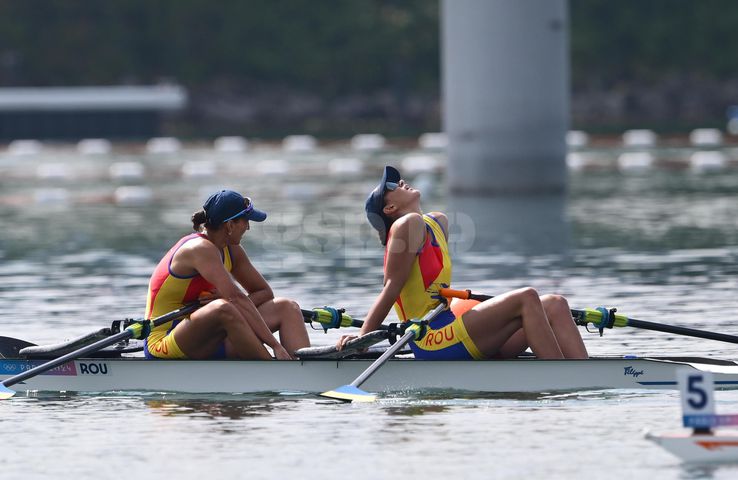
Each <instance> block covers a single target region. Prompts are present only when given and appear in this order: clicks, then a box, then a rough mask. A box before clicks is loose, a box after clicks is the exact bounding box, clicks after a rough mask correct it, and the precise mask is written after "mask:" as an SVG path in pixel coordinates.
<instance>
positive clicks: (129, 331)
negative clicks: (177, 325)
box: [2, 302, 200, 387]
mask: <svg viewBox="0 0 738 480" xmlns="http://www.w3.org/2000/svg"><path fill="white" fill-rule="evenodd" d="M198 308H200V303H199V302H195V303H190V304H188V305H185V306H184V307H182V308H180V309H178V310H175V311H173V312H169V313H167V314H165V315H162V316H160V317H157V318H155V319H153V320H151V326H152V327H158V326H159V325H162V324H164V323H167V322H170V321H172V320H175V319H177V318H180V317H184V316H185V315H187V314H189V313H192V312H194V311H195V310H197V309H198ZM135 332H136V330H135V329H134V328H132V327H128V328H126V329H125V330H123V331H122V332H120V333H117V334H115V335H112V336H110V337H108V338H103V339H102V340H98V341H97V342H95V343H92V344H90V345H87V346H84V347H82V348H80V349H77V350H75V351H73V352H69V353H67V354H66V355H62V356H61V357H59V358H55V359H54V360H50V361H48V362H46V363H43V364H41V365H39V366H37V367H34V368H32V369H30V370H26V371H25V372H22V373H19V374H18V375H14V376H12V377H10V378H8V379H6V380H4V381H3V382H2V384H3V385H4V386H5V387H10V386H11V385H15V384H16V383H20V382H22V381H24V380H28V379H29V378H31V377H35V376H36V375H39V374H41V373H44V372H47V371H49V370H51V369H53V368H56V367H58V366H59V365H63V364H65V363H67V362H68V361H70V360H74V359H76V358H81V357H83V356H85V355H87V354H88V353H92V352H96V351H98V350H101V349H103V348H105V347H107V346H110V345H114V344H116V343H118V342H120V341H122V340H126V339H129V338H131V337H133V336H134V335H135Z"/></svg>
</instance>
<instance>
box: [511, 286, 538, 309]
mask: <svg viewBox="0 0 738 480" xmlns="http://www.w3.org/2000/svg"><path fill="white" fill-rule="evenodd" d="M514 294H515V296H516V297H517V298H518V299H519V300H520V302H521V303H522V304H523V305H531V304H534V305H535V304H539V303H540V302H541V298H540V297H539V296H538V292H537V291H536V289H535V288H533V287H525V288H520V289H518V290H515V292H514Z"/></svg>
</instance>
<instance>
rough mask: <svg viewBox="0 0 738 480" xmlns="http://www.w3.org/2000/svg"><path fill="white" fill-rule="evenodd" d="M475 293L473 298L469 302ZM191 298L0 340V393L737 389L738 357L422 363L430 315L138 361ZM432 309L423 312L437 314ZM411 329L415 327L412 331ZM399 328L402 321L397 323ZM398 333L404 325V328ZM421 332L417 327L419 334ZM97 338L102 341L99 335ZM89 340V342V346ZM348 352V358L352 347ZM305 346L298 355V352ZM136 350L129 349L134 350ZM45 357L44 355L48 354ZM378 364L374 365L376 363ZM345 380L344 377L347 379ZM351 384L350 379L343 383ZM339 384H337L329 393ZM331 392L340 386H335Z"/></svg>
mask: <svg viewBox="0 0 738 480" xmlns="http://www.w3.org/2000/svg"><path fill="white" fill-rule="evenodd" d="M456 295H460V296H461V298H467V299H469V298H472V299H474V300H483V299H485V298H489V297H488V296H486V295H480V294H472V293H471V292H470V291H468V290H467V291H450V296H456ZM474 297H477V298H474ZM199 306H200V302H199V301H196V302H193V303H191V304H188V305H185V306H183V307H182V308H180V309H177V310H174V311H172V312H169V313H167V314H164V315H162V316H161V317H157V318H155V319H151V320H125V321H114V322H113V325H112V326H111V328H110V329H103V330H100V331H98V332H93V333H92V334H90V335H86V336H83V337H80V338H78V339H75V340H72V341H68V342H66V343H63V344H58V345H51V346H41V347H39V346H36V345H33V344H31V343H29V342H26V341H23V340H18V339H14V338H10V337H0V398H10V397H12V396H13V395H14V394H15V391H13V390H10V389H9V388H8V387H10V386H13V388H15V389H16V390H19V391H26V392H38V391H51V392H126V391H135V392H142V391H153V392H183V393H257V392H304V393H318V392H325V393H323V395H324V396H327V397H329V398H341V399H346V398H344V397H343V396H336V395H333V393H336V390H335V389H334V390H329V389H331V388H332V387H335V386H336V385H343V386H344V387H345V388H347V389H349V387H352V392H353V393H352V394H351V395H350V396H351V397H352V398H351V399H350V400H359V399H360V400H361V401H370V400H369V399H370V398H371V399H372V400H373V396H371V395H368V394H367V393H366V392H364V391H363V390H360V389H359V388H358V387H359V386H360V385H361V384H363V383H366V386H365V387H364V388H367V389H369V390H373V391H377V392H384V393H389V392H406V391H429V390H458V391H466V392H477V393H515V392H559V391H581V390H603V389H675V388H677V381H676V371H677V369H679V368H686V369H688V370H691V371H693V372H702V373H705V374H711V375H714V378H715V385H716V386H717V388H721V389H730V388H736V389H738V363H736V362H733V361H728V360H718V359H711V358H702V357H636V356H632V355H631V356H622V357H619V356H611V357H593V358H588V359H581V360H579V359H576V360H575V359H565V360H543V359H537V358H535V357H533V356H526V355H523V356H520V357H518V358H514V359H508V360H481V361H473V362H470V361H466V360H456V361H453V360H438V361H421V360H415V359H413V358H412V355H411V354H405V353H403V352H402V351H401V347H402V346H403V344H404V343H407V341H409V339H410V338H412V337H413V336H414V335H416V333H413V332H419V331H422V327H421V325H423V324H425V323H427V322H428V321H430V318H424V319H423V320H419V321H417V322H416V321H413V322H411V323H410V324H409V325H410V326H409V327H407V325H405V324H403V325H402V326H399V327H398V326H397V325H394V324H390V325H386V326H384V325H383V326H382V328H381V329H380V330H379V331H375V332H371V333H369V334H367V335H364V336H362V337H359V338H357V339H355V340H352V341H351V342H349V343H348V344H347V345H346V347H345V348H344V349H342V350H341V351H340V352H337V351H336V350H335V347H334V346H330V347H327V348H328V350H329V351H328V352H325V351H323V350H324V348H325V347H308V348H306V349H300V350H298V352H296V353H297V355H298V357H299V359H298V360H290V361H271V360H146V359H144V358H142V357H141V355H140V353H141V350H142V347H141V346H137V347H136V346H131V343H130V342H135V340H132V339H141V338H145V336H146V334H145V333H144V332H145V331H147V329H148V328H149V327H155V326H157V325H160V324H163V323H166V322H171V321H172V320H173V319H176V318H180V317H182V316H184V315H187V314H189V313H191V312H192V311H194V310H196V309H197V308H199ZM442 308H443V306H442V305H439V306H438V307H436V308H435V309H434V310H433V311H432V312H429V313H428V314H427V315H426V317H428V316H432V315H434V314H435V313H437V312H440V311H441V310H442ZM303 316H304V318H305V321H306V322H307V323H313V322H317V323H319V324H320V325H321V326H322V328H323V329H325V330H327V329H329V328H340V327H348V326H352V327H360V326H361V325H362V324H363V322H361V321H359V320H355V319H353V318H351V317H350V316H349V315H346V314H345V312H344V311H343V309H335V308H330V307H324V308H322V309H321V308H318V309H313V310H312V311H308V310H303ZM572 317H573V318H574V319H575V321H576V322H577V324H579V325H587V324H588V323H592V324H594V325H596V326H597V327H598V329H599V330H600V333H602V331H603V330H604V329H606V328H608V329H609V328H612V327H614V326H633V327H637V328H643V329H648V330H657V331H662V332H671V333H677V334H682V335H688V336H694V337H700V338H710V339H714V340H720V341H726V342H730V343H738V336H733V335H727V334H722V333H715V332H706V331H702V330H695V329H692V328H685V327H676V326H669V325H663V324H655V323H652V322H646V321H642V320H636V319H632V318H629V317H625V316H624V315H620V314H615V309H609V310H607V309H605V308H598V309H586V310H572ZM416 326H417V328H415V327H416ZM404 327H407V328H406V329H405V328H404ZM405 330H407V331H405ZM418 334H420V335H421V336H422V333H418ZM396 335H402V338H400V339H399V340H396V342H395V343H394V345H392V346H391V347H389V348H385V349H384V350H383V351H381V355H380V356H379V358H377V357H376V354H377V353H380V351H378V350H376V349H375V350H374V351H372V349H370V350H369V351H365V349H366V347H368V346H369V345H373V344H374V343H377V341H381V340H390V343H393V341H392V339H393V338H396ZM99 336H102V338H98V337H99ZM91 342H92V343H91ZM349 346H351V348H353V349H354V353H352V354H351V355H348V351H349V350H351V348H348V347H349ZM306 350H307V351H306ZM136 353H138V355H136ZM49 359H51V360H49ZM380 367H381V368H380ZM352 380H353V381H352ZM349 382H350V383H349ZM344 387H339V388H338V390H341V389H343V388H344ZM338 393H340V392H338Z"/></svg>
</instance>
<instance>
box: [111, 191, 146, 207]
mask: <svg viewBox="0 0 738 480" xmlns="http://www.w3.org/2000/svg"><path fill="white" fill-rule="evenodd" d="M153 199H154V192H153V191H152V190H151V189H150V188H149V187H143V186H125V187H118V188H116V189H115V192H113V201H114V202H115V203H116V204H117V205H122V206H139V205H148V204H150V203H151V202H152V201H153Z"/></svg>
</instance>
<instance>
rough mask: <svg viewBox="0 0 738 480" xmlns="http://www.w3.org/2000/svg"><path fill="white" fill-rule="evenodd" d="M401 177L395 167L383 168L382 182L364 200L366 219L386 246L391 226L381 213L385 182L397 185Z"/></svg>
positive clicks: (385, 187)
mask: <svg viewBox="0 0 738 480" xmlns="http://www.w3.org/2000/svg"><path fill="white" fill-rule="evenodd" d="M401 178H402V175H400V172H399V171H398V170H397V169H396V168H395V167H390V166H389V165H387V166H386V167H384V174H383V175H382V181H381V182H379V185H377V188H375V189H374V190H372V193H370V194H369V197H368V198H367V199H366V206H365V207H364V208H365V210H366V218H367V220H369V223H370V224H371V225H372V227H374V228H375V229H376V230H377V231H378V232H379V239H380V240H381V242H382V245H387V234H388V233H389V229H390V226H392V219H390V218H389V217H387V215H385V214H384V212H383V211H382V210H383V209H384V194H385V193H386V192H387V182H392V183H399V182H400V179H401Z"/></svg>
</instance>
